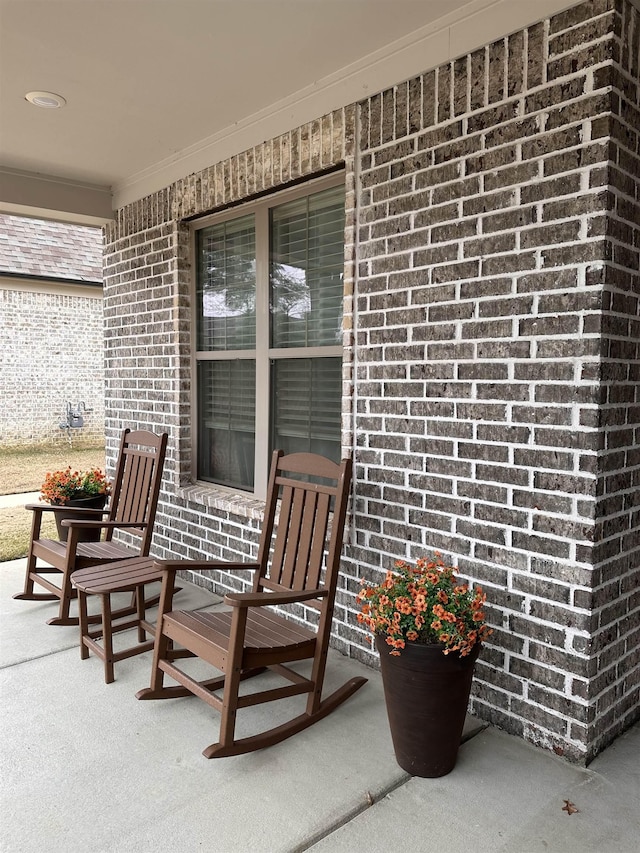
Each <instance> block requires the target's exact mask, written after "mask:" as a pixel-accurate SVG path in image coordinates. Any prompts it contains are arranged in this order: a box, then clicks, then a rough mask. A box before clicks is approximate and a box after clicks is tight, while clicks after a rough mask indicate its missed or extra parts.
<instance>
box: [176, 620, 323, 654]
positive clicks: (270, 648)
mask: <svg viewBox="0 0 640 853" xmlns="http://www.w3.org/2000/svg"><path fill="white" fill-rule="evenodd" d="M231 619H232V614H231V613H229V612H228V611H224V612H221V613H208V612H200V611H197V610H196V611H188V610H176V611H173V612H171V613H167V614H166V616H165V625H166V628H167V632H172V626H178V625H180V626H181V628H182V630H184V631H187V632H192V634H193V635H194V636H197V637H199V638H200V639H201V640H203V641H204V642H205V643H207V644H209V645H210V646H211V648H212V649H214V650H226V648H227V646H228V644H229V637H230V635H231ZM315 641H316V635H315V634H313V633H312V632H311V631H308V630H307V629H306V628H303V627H302V626H299V625H295V624H294V623H292V622H290V621H289V620H287V619H284V618H283V617H282V616H278V615H277V614H276V613H271V612H269V611H265V610H264V609H262V608H261V609H260V610H258V611H257V612H256V613H251V614H250V615H249V618H248V619H247V627H246V632H245V637H244V653H245V656H247V657H249V656H250V655H257V654H260V653H263V652H268V653H271V654H272V653H273V652H275V651H276V650H277V649H286V651H287V654H288V653H290V652H291V651H294V650H295V651H297V650H300V649H303V648H304V649H308V648H309V647H311V649H312V651H311V654H313V646H314V645H315Z"/></svg>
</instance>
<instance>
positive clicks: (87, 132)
mask: <svg viewBox="0 0 640 853" xmlns="http://www.w3.org/2000/svg"><path fill="white" fill-rule="evenodd" d="M576 2H577V0H0V212H5V213H17V214H21V215H31V216H44V217H46V218H54V219H62V220H67V221H74V222H83V223H91V224H97V223H99V222H104V221H105V220H106V219H108V218H109V217H110V215H111V211H112V209H114V208H117V207H119V206H121V205H123V204H126V203H128V202H130V201H133V200H135V199H137V198H141V197H143V196H144V195H147V194H148V193H150V192H154V191H155V190H157V189H160V188H161V187H164V186H166V185H167V184H169V183H170V182H171V181H173V180H175V179H177V178H178V177H181V176H183V175H185V174H189V173H191V172H193V171H196V170H198V169H201V168H204V167H205V166H207V165H210V164H211V163H214V162H216V161H218V160H220V159H222V158H224V157H227V156H230V155H231V154H233V153H236V152H238V151H242V150H244V149H246V148H247V147H249V146H251V145H254V144H257V143H258V142H261V141H262V140H263V139H266V138H269V137H272V136H274V135H277V134H279V133H282V132H284V131H285V130H287V129H289V128H292V127H296V126H298V125H299V124H301V123H303V122H305V121H309V120H311V119H313V118H316V117H318V116H320V115H322V114H324V113H326V112H328V111H329V110H332V109H336V108H338V107H340V106H343V105H345V104H349V103H352V102H354V101H356V100H359V99H360V98H363V97H365V96H367V95H368V94H370V93H371V92H376V91H379V90H380V89H382V88H385V87H387V86H390V85H393V84H394V83H396V82H399V81H401V80H403V79H407V78H409V77H411V76H413V75H414V74H418V73H420V72H422V71H424V70H426V69H428V68H430V67H433V66H435V65H438V64H439V63H441V62H444V61H446V60H447V59H450V58H454V57H455V56H459V55H460V54H462V53H465V52H466V51H468V50H472V49H474V48H476V47H478V46H480V45H482V44H485V43H487V42H489V41H491V40H493V39H494V38H497V37H499V36H502V35H506V34H507V33H509V32H512V31H514V30H516V29H519V28H521V27H523V26H526V25H527V24H530V23H533V22H534V21H537V20H540V19H542V18H544V17H546V16H547V15H548V14H553V13H554V12H556V11H558V10H559V9H562V8H566V7H568V6H571V5H574V4H575V3H576ZM33 90H45V91H50V92H54V93H56V94H58V95H62V96H63V97H64V98H65V99H66V101H67V104H66V106H65V107H63V108H62V109H59V110H46V109H39V108H37V107H34V106H32V105H31V104H29V103H28V102H27V101H26V100H25V98H24V96H25V94H26V93H27V92H29V91H33Z"/></svg>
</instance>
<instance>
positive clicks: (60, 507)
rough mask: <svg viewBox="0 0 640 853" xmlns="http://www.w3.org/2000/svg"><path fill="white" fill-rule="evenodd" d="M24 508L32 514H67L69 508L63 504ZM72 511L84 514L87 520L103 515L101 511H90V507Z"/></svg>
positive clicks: (32, 505)
mask: <svg viewBox="0 0 640 853" xmlns="http://www.w3.org/2000/svg"><path fill="white" fill-rule="evenodd" d="M24 508H25V509H30V510H32V511H34V512H69V507H68V506H66V505H64V504H45V503H40V504H25V507H24ZM73 511H74V513H76V512H77V513H82V514H83V515H84V514H86V515H87V517H88V518H94V517H95V516H97V515H102V514H103V510H101V509H91V508H90V507H73Z"/></svg>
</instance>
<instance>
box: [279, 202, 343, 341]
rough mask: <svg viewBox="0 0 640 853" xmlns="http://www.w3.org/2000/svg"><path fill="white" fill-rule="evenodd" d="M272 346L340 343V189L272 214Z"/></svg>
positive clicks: (341, 285)
mask: <svg viewBox="0 0 640 853" xmlns="http://www.w3.org/2000/svg"><path fill="white" fill-rule="evenodd" d="M270 245H271V257H270V288H271V290H270V304H271V346H272V347H313V346H327V345H328V346H331V345H335V344H339V343H340V341H341V335H342V300H343V281H342V279H343V273H344V188H343V187H336V188H334V189H330V190H326V191H325V192H321V193H315V194H314V195H312V196H308V197H307V198H302V199H298V200H296V201H292V202H289V203H288V204H283V205H280V206H279V207H276V208H274V209H273V210H272V211H271V243H270Z"/></svg>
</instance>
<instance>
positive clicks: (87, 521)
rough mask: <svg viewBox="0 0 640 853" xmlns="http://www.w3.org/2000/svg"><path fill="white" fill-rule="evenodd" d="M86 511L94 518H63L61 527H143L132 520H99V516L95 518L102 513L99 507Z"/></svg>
mask: <svg viewBox="0 0 640 853" xmlns="http://www.w3.org/2000/svg"><path fill="white" fill-rule="evenodd" d="M88 512H90V513H93V514H94V515H95V516H96V518H93V519H91V518H63V519H62V521H61V522H60V524H61V525H62V526H63V527H78V528H80V529H82V530H87V529H89V530H97V529H99V528H103V527H144V524H135V523H133V522H119V521H115V522H114V521H101V520H100V518H97V516H99V515H103V514H104V512H103V510H101V509H90V510H88Z"/></svg>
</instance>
